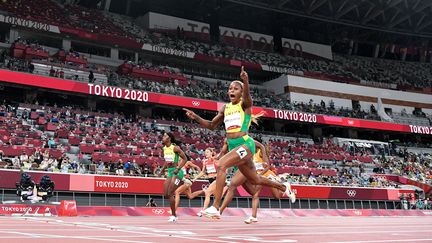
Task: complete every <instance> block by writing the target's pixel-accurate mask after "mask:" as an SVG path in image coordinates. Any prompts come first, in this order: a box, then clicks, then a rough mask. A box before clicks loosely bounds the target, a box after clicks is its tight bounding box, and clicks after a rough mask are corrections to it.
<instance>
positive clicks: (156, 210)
mask: <svg viewBox="0 0 432 243" xmlns="http://www.w3.org/2000/svg"><path fill="white" fill-rule="evenodd" d="M152 212H153V213H154V214H158V215H161V214H164V213H165V209H161V208H157V209H152Z"/></svg>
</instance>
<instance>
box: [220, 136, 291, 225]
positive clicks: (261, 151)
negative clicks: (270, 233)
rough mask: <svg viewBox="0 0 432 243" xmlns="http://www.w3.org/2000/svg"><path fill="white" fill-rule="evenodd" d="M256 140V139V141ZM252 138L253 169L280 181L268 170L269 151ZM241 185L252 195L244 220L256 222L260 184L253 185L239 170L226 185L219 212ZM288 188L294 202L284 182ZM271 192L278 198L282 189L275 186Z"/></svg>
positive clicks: (282, 192)
mask: <svg viewBox="0 0 432 243" xmlns="http://www.w3.org/2000/svg"><path fill="white" fill-rule="evenodd" d="M257 140H258V141H257ZM257 140H254V141H255V146H256V147H257V152H256V153H255V154H254V157H253V162H254V164H255V169H256V171H257V174H258V175H260V176H263V177H266V178H269V179H270V180H273V181H278V182H281V180H280V179H279V177H278V176H277V175H276V174H275V173H274V172H273V171H271V170H270V165H269V162H268V161H269V156H268V155H269V153H268V150H267V149H266V148H265V146H264V145H263V144H262V143H261V140H260V139H257ZM240 185H243V187H244V189H245V190H246V191H247V192H248V193H249V194H251V195H252V216H250V217H249V218H248V219H246V220H245V221H244V222H245V223H246V224H251V223H256V222H258V219H257V211H258V205H259V194H260V192H261V190H262V186H261V185H257V186H253V185H252V184H251V183H250V182H249V181H247V179H246V177H245V176H244V175H243V174H242V173H241V172H239V171H237V173H236V174H235V175H234V176H233V178H232V180H231V183H230V185H229V187H228V192H227V194H226V195H225V197H224V201H223V203H222V206H221V208H220V213H221V214H222V212H223V211H224V210H225V208H226V207H227V206H228V204H229V203H230V202H231V201H232V199H233V197H234V191H235V189H236V188H237V187H238V186H240ZM286 186H288V187H289V188H290V191H289V192H288V197H289V199H290V200H291V203H295V200H296V195H295V193H293V192H292V191H291V186H290V185H289V184H286ZM270 190H271V193H272V195H273V197H274V198H276V199H280V198H281V197H282V196H283V194H284V191H281V190H279V189H276V188H271V189H270Z"/></svg>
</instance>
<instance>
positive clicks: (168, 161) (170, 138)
mask: <svg viewBox="0 0 432 243" xmlns="http://www.w3.org/2000/svg"><path fill="white" fill-rule="evenodd" d="M162 143H163V144H164V147H163V155H164V158H165V164H164V165H163V167H162V169H161V171H160V172H159V175H160V174H162V173H163V172H164V170H165V168H168V169H167V170H168V175H167V179H166V180H165V183H164V196H165V197H167V198H168V199H169V202H170V207H171V214H172V216H170V217H169V219H168V221H169V222H176V221H177V214H176V207H175V200H174V192H175V190H176V189H177V188H178V187H179V186H180V182H181V181H182V180H183V176H184V172H183V170H182V167H183V166H184V164H185V163H186V160H187V159H186V155H185V153H184V152H183V151H182V150H181V149H180V147H179V146H178V145H179V144H180V143H179V142H178V141H177V140H176V139H175V137H174V135H173V134H172V133H170V132H169V133H165V134H164V135H163V137H162ZM179 157H180V159H181V160H179Z"/></svg>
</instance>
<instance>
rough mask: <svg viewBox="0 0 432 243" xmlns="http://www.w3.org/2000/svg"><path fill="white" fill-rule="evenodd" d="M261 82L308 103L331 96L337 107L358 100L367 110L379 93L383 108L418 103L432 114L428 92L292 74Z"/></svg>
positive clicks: (409, 109) (431, 97)
mask: <svg viewBox="0 0 432 243" xmlns="http://www.w3.org/2000/svg"><path fill="white" fill-rule="evenodd" d="M277 82H281V83H277ZM283 84H286V86H285V87H284V89H282V88H281V87H282V86H283ZM264 85H265V86H269V87H273V88H274V89H275V92H276V93H277V94H281V93H283V92H287V93H289V95H290V97H291V101H292V102H304V103H308V102H309V100H310V99H313V100H314V102H319V101H320V100H324V101H325V102H326V104H327V105H328V103H329V102H330V100H333V102H334V103H335V106H336V107H349V108H352V103H351V101H352V100H357V101H359V102H360V105H362V108H363V109H365V110H368V109H369V107H370V105H371V104H374V105H375V107H376V108H377V101H378V98H379V97H380V98H381V99H382V102H383V105H384V108H391V109H392V110H393V111H394V112H401V111H402V109H405V110H406V111H407V112H408V113H410V112H412V111H413V110H414V107H418V108H422V110H423V112H425V113H427V114H432V95H428V94H419V93H412V92H404V91H397V90H390V89H382V88H373V87H366V86H361V85H352V84H345V83H337V82H331V81H324V80H318V79H311V78H305V77H299V76H293V75H287V76H282V77H281V78H278V79H276V80H273V81H269V82H266V83H265V84H264Z"/></svg>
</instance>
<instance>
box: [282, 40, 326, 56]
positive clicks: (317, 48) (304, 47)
mask: <svg viewBox="0 0 432 243" xmlns="http://www.w3.org/2000/svg"><path fill="white" fill-rule="evenodd" d="M282 47H283V48H287V49H291V50H294V51H297V52H305V53H308V54H311V55H314V56H319V57H323V58H326V59H330V60H333V54H332V50H331V46H330V45H322V44H316V43H311V42H306V41H299V40H293V39H287V38H282Z"/></svg>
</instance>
